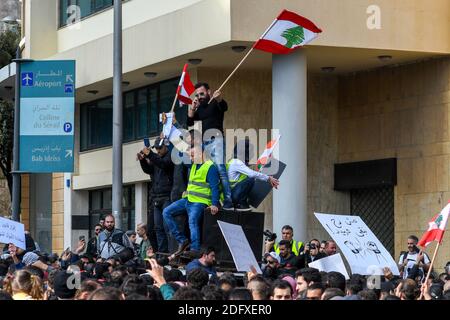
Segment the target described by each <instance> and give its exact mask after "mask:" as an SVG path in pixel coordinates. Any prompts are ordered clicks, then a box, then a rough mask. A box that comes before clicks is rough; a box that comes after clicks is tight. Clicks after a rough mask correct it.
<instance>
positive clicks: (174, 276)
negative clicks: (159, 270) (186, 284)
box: [164, 268, 183, 282]
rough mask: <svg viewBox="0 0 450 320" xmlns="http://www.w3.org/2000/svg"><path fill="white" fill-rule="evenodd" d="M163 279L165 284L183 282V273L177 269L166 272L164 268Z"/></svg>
mask: <svg viewBox="0 0 450 320" xmlns="http://www.w3.org/2000/svg"><path fill="white" fill-rule="evenodd" d="M166 270H167V271H166ZM164 278H165V279H166V282H174V281H183V273H182V272H181V270H179V269H170V270H168V269H166V268H164Z"/></svg>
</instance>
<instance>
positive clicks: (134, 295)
mask: <svg viewBox="0 0 450 320" xmlns="http://www.w3.org/2000/svg"><path fill="white" fill-rule="evenodd" d="M125 300H150V299H149V298H147V297H146V296H143V295H140V294H138V293H132V294H130V295H128V296H126V297H125Z"/></svg>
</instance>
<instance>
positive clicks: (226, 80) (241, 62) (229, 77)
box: [208, 19, 278, 104]
mask: <svg viewBox="0 0 450 320" xmlns="http://www.w3.org/2000/svg"><path fill="white" fill-rule="evenodd" d="M277 21H278V19H275V20H273V21H272V23H271V24H270V26H269V27H268V28H267V29H266V31H264V33H263V34H262V36H261V37H259V39H262V38H264V37H265V35H266V34H267V33H268V32H269V31H270V29H272V27H273V25H274V24H275V23H276V22H277ZM259 39H258V40H259ZM255 44H256V42H255ZM255 44H253V46H252V48H251V49H250V50H249V51H248V52H247V54H246V55H245V56H244V58H242V60H241V61H240V62H239V63H238V65H237V66H236V68H234V70H233V71H232V72H231V73H230V75H229V76H228V78H226V79H225V81H224V82H223V83H222V85H221V86H220V87H219V89H217V91H220V90H222V88H223V87H224V86H225V85H226V84H227V82H228V80H230V79H231V77H232V76H233V75H234V74H235V72H236V71H237V69H239V67H240V66H241V65H242V64H243V63H244V61H245V60H246V59H247V58H248V56H249V55H250V53H252V52H253V49H255ZM213 100H214V99H213V98H211V99H210V100H209V102H208V104H210V103H211V101H213Z"/></svg>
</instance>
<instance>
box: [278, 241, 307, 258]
mask: <svg viewBox="0 0 450 320" xmlns="http://www.w3.org/2000/svg"><path fill="white" fill-rule="evenodd" d="M302 247H303V242H301V241H299V242H297V241H295V240H292V249H291V250H292V253H293V254H295V255H296V256H298V254H299V253H300V249H301V248H302ZM273 248H274V249H275V252H276V253H277V254H280V246H279V245H278V243H275V244H274V245H273Z"/></svg>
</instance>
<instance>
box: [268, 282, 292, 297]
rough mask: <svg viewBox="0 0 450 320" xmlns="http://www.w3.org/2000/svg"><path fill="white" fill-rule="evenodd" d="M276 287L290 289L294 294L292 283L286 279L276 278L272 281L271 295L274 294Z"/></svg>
mask: <svg viewBox="0 0 450 320" xmlns="http://www.w3.org/2000/svg"><path fill="white" fill-rule="evenodd" d="M275 289H289V291H290V292H291V295H292V287H291V285H290V283H289V282H287V281H286V280H275V281H274V282H273V283H272V287H271V289H270V292H271V293H270V295H271V296H274V294H275Z"/></svg>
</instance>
